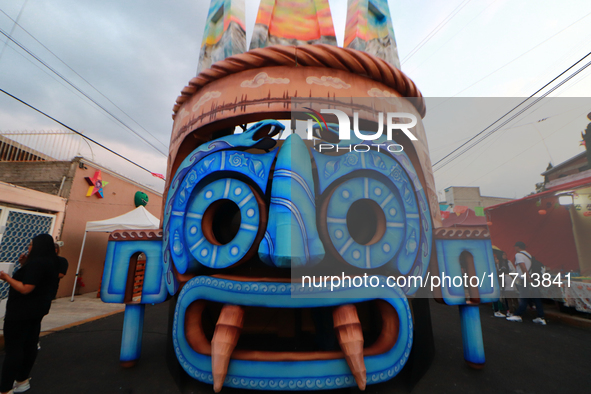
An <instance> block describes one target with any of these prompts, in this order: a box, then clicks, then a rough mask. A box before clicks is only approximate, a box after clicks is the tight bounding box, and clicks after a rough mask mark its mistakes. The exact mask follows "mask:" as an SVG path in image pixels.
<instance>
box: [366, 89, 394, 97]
mask: <svg viewBox="0 0 591 394" xmlns="http://www.w3.org/2000/svg"><path fill="white" fill-rule="evenodd" d="M367 94H368V95H369V96H370V97H398V96H396V95H395V94H394V93H390V92H388V91H387V90H381V89H378V88H371V89H369V90H368V91H367Z"/></svg>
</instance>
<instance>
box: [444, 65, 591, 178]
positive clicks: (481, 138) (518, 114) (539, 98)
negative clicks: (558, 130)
mask: <svg viewBox="0 0 591 394" xmlns="http://www.w3.org/2000/svg"><path fill="white" fill-rule="evenodd" d="M589 66H591V62H588V63H587V64H585V65H584V66H583V67H581V68H580V69H578V70H577V71H576V72H574V73H572V74H571V75H569V76H568V77H567V78H566V79H565V80H563V81H561V82H560V83H559V84H558V85H556V86H555V87H553V88H552V89H550V90H549V91H548V92H546V93H544V94H543V95H542V96H540V97H538V98H536V100H535V101H534V102H533V103H531V104H529V105H528V106H527V107H525V108H524V109H522V110H521V111H519V112H518V113H517V114H515V115H513V116H512V117H511V118H509V119H508V120H506V121H505V122H503V123H502V124H501V125H499V126H497V127H496V128H495V129H493V130H491V131H489V132H488V133H487V134H485V135H484V136H482V137H480V139H479V140H477V141H475V142H473V143H472V144H471V145H470V146H468V147H467V148H465V149H464V150H463V151H462V152H460V153H458V154H457V155H455V156H454V157H452V158H451V159H449V160H448V161H447V162H445V163H443V164H442V165H441V166H440V167H438V168H437V169H435V170H434V171H437V170H439V169H441V168H443V167H444V166H446V165H447V164H449V163H451V162H452V161H454V160H455V159H457V158H458V157H460V156H461V155H462V154H464V153H466V152H467V151H469V150H470V149H472V148H473V147H474V146H476V145H478V144H479V143H480V142H482V141H484V140H485V139H486V138H488V137H489V136H491V135H492V134H494V133H495V132H496V131H498V130H499V129H501V128H502V127H503V126H504V125H506V124H508V123H509V122H511V121H512V120H513V119H515V118H517V117H518V116H520V115H521V114H523V113H524V112H525V111H527V110H528V109H530V108H531V107H533V106H534V105H536V104H537V103H538V102H539V101H541V100H542V99H543V98H544V97H546V96H548V95H549V94H550V93H552V92H554V91H555V90H556V89H558V88H560V87H561V86H562V85H564V84H565V83H566V82H568V81H569V80H571V79H572V78H574V77H575V76H576V75H578V74H579V73H580V72H581V71H583V70H584V69H586V68H587V67H589ZM527 100H528V99H526V100H524V101H523V102H525V101H527ZM523 102H522V103H523ZM520 105H521V104H520ZM438 163H439V162H438ZM435 164H437V163H435Z"/></svg>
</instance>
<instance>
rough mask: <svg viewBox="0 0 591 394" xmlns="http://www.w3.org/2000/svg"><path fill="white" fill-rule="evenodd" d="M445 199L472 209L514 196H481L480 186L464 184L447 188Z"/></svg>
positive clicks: (455, 204)
mask: <svg viewBox="0 0 591 394" xmlns="http://www.w3.org/2000/svg"><path fill="white" fill-rule="evenodd" d="M445 199H446V201H445V202H446V203H447V204H452V205H454V206H458V205H463V206H466V207H468V208H470V209H474V208H475V207H484V208H486V207H490V206H493V205H497V204H501V203H503V202H507V201H511V200H513V199H512V198H503V197H488V196H481V195H480V188H479V187H464V186H460V187H458V186H452V187H448V188H447V189H445Z"/></svg>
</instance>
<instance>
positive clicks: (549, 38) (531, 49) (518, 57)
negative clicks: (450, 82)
mask: <svg viewBox="0 0 591 394" xmlns="http://www.w3.org/2000/svg"><path fill="white" fill-rule="evenodd" d="M589 15H591V12H589V13H588V14H587V15H585V16H583V17H581V18H580V19H577V20H576V21H574V22H573V23H571V24H570V25H568V26H567V27H565V28H564V29H562V30H560V31H558V32H556V33H554V34H553V35H551V36H550V37H548V38H546V39H545V40H544V41H542V42H540V43H538V44H537V45H535V46H534V47H532V48H530V49H528V50H527V51H525V52H523V53H522V54H521V55H519V56H517V57H516V58H514V59H513V60H511V61H509V62H508V63H505V64H503V65H502V66H501V67H499V68H497V69H496V70H494V71H493V72H491V73H489V74H487V75H485V76H484V77H482V78H480V79H479V80H478V81H476V82H474V83H473V84H471V85H469V86H468V87H465V88H464V89H462V90H460V91H459V92H457V93H456V94H454V95H453V96H452V97H455V96H457V95H458V94H460V93H462V92H464V91H466V90H468V89H470V88H471V87H472V86H474V85H476V84H478V83H480V82H482V81H483V80H485V79H486V78H488V77H490V76H491V75H493V74H495V73H496V72H498V71H500V70H502V69H503V68H505V67H507V66H508V65H509V64H511V63H513V62H514V61H516V60H517V59H520V58H522V57H523V56H525V55H527V54H528V53H530V52H531V51H533V50H534V49H536V48H538V47H539V46H540V45H542V44H545V43H546V42H548V41H550V40H551V39H552V38H554V37H556V36H557V35H559V34H560V33H562V32H563V31H565V30H567V29H569V28H570V27H572V26H573V25H575V24H577V23H579V22H580V21H582V20H583V19H585V18H586V17H588V16H589Z"/></svg>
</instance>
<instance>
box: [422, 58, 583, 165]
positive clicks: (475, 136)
mask: <svg viewBox="0 0 591 394" xmlns="http://www.w3.org/2000/svg"><path fill="white" fill-rule="evenodd" d="M589 55H591V52H589V53H587V54H586V55H585V56H583V57H582V58H581V59H579V60H578V61H577V62H576V63H574V64H573V65H572V66H570V67H569V68H567V69H566V70H564V71H563V72H561V73H560V74H559V75H558V76H556V77H555V78H554V79H552V80H551V81H550V82H548V83H547V84H545V85H544V86H542V87H541V88H540V89H538V90H537V91H535V92H534V93H533V94H532V95H530V96H529V97H528V98H526V99H525V100H523V101H522V102H520V103H519V104H517V105H516V106H515V107H513V108H512V109H511V110H509V111H508V112H507V113H505V114H504V115H502V116H501V117H500V118H498V119H497V120H495V121H494V122H493V123H491V124H490V125H489V126H487V127H486V128H485V129H484V130H482V131H480V132H479V133H477V134H476V135H474V136H473V137H472V138H470V139H469V140H468V141H466V142H464V143H463V144H462V145H460V146H459V147H457V148H456V149H454V150H453V151H451V152H450V153H448V154H447V155H445V156H444V157H443V158H441V159H440V160H438V161H437V162H435V163H434V164H433V166H432V167H435V166H436V165H438V164H439V163H441V162H442V161H444V160H445V159H447V158H448V157H450V156H451V155H453V154H454V153H455V152H457V151H459V150H460V149H462V148H463V147H464V146H466V145H468V144H470V143H471V142H472V141H474V140H475V139H476V138H478V137H479V136H480V135H481V134H483V133H484V132H486V131H487V130H488V129H489V128H491V127H492V126H494V125H495V124H496V123H497V122H499V121H501V120H502V119H503V118H504V117H506V116H507V115H509V114H510V113H511V112H513V111H514V110H516V109H517V108H518V107H520V106H521V105H522V104H524V103H525V102H526V101H528V100H529V99H531V98H532V97H534V96H535V95H536V94H538V93H539V92H540V91H542V90H544V89H545V88H546V87H548V86H549V85H550V84H552V83H553V82H554V81H556V80H557V79H558V78H560V77H561V76H562V75H564V74H565V73H567V72H568V71H569V70H570V69H572V68H573V67H575V66H576V65H577V64H579V63H580V62H582V61H583V60H584V59H585V58H587V57H588V56H589ZM590 64H591V62H590V63H587V64H586V65H584V66H583V67H582V68H580V69H579V70H577V71H576V72H575V73H573V74H571V75H570V76H569V77H568V78H567V79H565V80H563V81H562V82H561V83H560V84H558V85H557V86H555V87H554V88H552V89H551V90H550V91H548V92H547V93H544V95H542V96H541V97H539V98H538V99H537V100H535V101H534V102H533V103H532V104H530V105H528V106H527V107H526V108H525V109H523V110H521V111H520V112H519V113H517V114H516V115H513V116H512V117H511V118H509V119H508V120H507V121H505V122H503V123H502V124H501V125H499V126H497V127H496V128H494V129H493V130H491V131H490V132H489V133H487V134H486V135H485V136H484V137H483V138H482V139H484V138H487V137H488V136H489V135H490V134H492V133H494V132H496V131H497V130H499V129H500V128H502V127H503V126H504V125H506V124H507V123H509V122H510V121H512V120H513V119H515V118H516V117H517V116H519V115H521V114H522V113H523V112H525V111H526V110H527V109H529V108H530V107H531V106H533V105H535V104H536V103H537V102H538V101H539V100H541V99H542V98H544V97H546V96H547V95H548V94H550V93H552V92H553V91H554V90H556V89H557V88H559V87H560V86H562V85H564V83H566V82H567V81H569V80H570V79H571V78H573V77H574V76H576V75H577V74H578V73H580V72H581V71H582V70H584V69H585V68H587V67H588V66H589V65H590ZM482 139H480V140H478V141H476V142H475V143H473V144H471V145H470V146H469V147H468V148H466V149H464V150H463V151H462V152H460V153H459V154H457V155H456V156H454V157H452V158H451V159H450V160H448V161H446V162H445V163H443V164H442V165H441V166H440V167H438V168H437V169H435V170H434V171H437V170H439V169H441V168H443V167H444V166H445V165H447V164H449V163H451V162H452V161H453V160H455V159H456V158H458V157H459V156H461V155H462V154H463V153H465V152H466V151H467V150H469V149H471V148H472V147H473V146H474V145H476V144H478V143H479V142H480V141H482Z"/></svg>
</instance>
